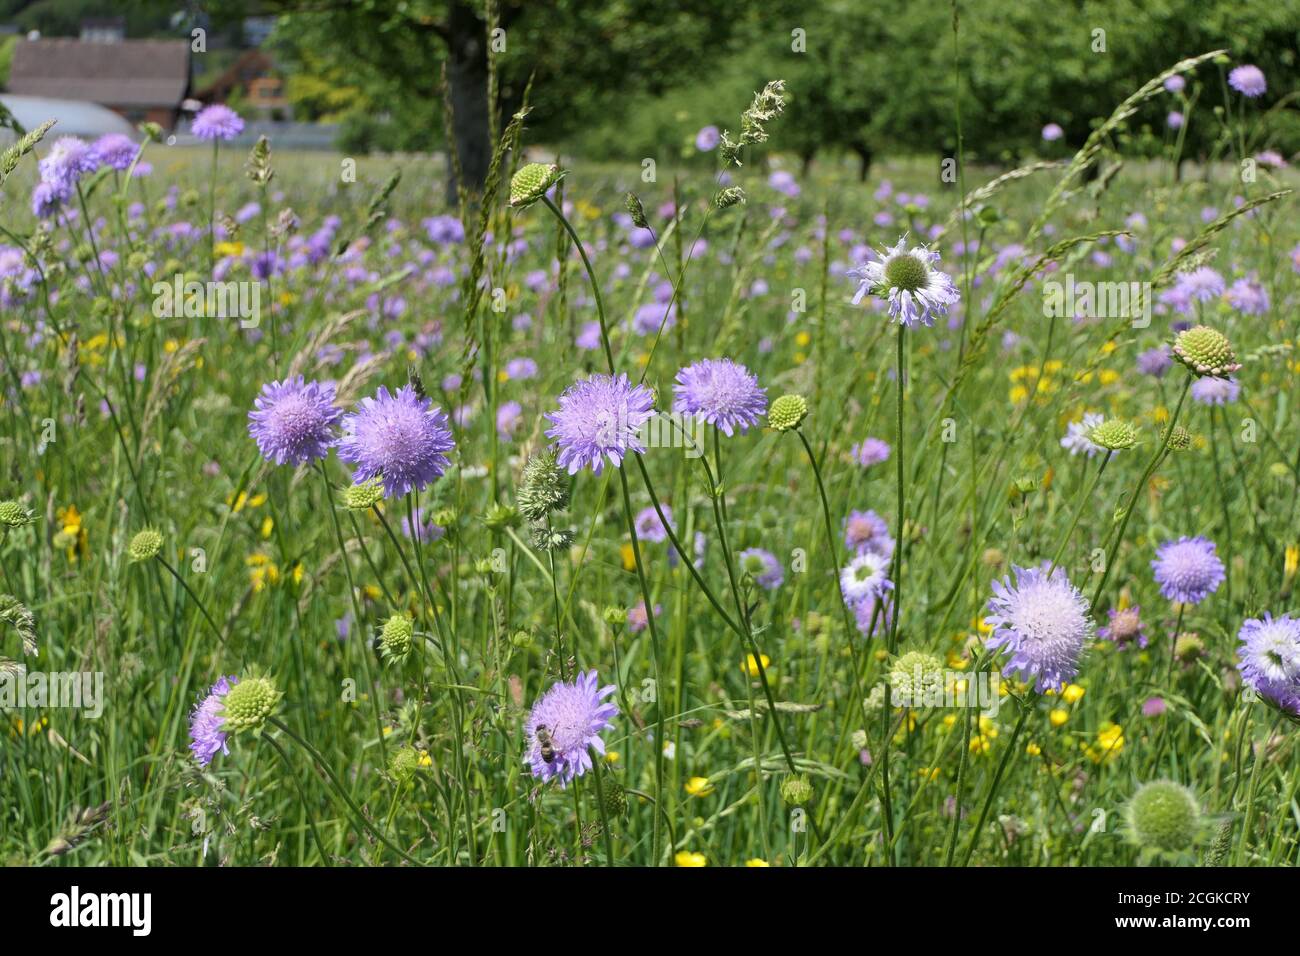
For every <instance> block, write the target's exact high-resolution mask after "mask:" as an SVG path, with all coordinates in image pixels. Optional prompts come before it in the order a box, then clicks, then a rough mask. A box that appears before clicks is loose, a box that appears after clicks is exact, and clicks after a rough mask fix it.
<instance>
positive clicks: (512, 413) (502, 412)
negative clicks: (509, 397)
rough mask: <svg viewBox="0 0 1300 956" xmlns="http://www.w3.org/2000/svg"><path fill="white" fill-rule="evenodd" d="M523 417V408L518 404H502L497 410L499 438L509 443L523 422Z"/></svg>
mask: <svg viewBox="0 0 1300 956" xmlns="http://www.w3.org/2000/svg"><path fill="white" fill-rule="evenodd" d="M523 416H524V409H523V406H522V405H520V404H519V403H518V402H502V403H501V406H500V407H499V408H498V409H497V436H498V437H499V438H500V439H501V440H502V441H509V440H510V439H511V437H513V436H514V433H515V430H516V429H517V428H519V423H520V422H522V421H523Z"/></svg>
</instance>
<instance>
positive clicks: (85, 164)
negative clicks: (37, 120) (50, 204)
mask: <svg viewBox="0 0 1300 956" xmlns="http://www.w3.org/2000/svg"><path fill="white" fill-rule="evenodd" d="M38 166H39V168H40V171H41V180H42V182H47V183H50V184H51V185H53V187H54V189H55V190H56V191H57V192H58V193H60V195H61V197H62V198H66V197H67V196H68V195H69V194H70V193H71V192H72V191H73V189H74V188H75V187H76V185H77V182H78V181H79V180H80V179H81V177H82V176H84V175H86V174H87V173H93V172H94V171H95V170H96V169H97V168H98V167H99V160H98V159H96V158H95V152H94V150H92V149H91V148H90V145H89V144H88V143H86V142H85V140H80V139H77V137H75V136H60V137H59V138H58V139H56V140H55V141H54V145H53V146H51V147H50V151H49V152H48V153H46V154H45V158H44V159H42V160H41V161H40V163H38Z"/></svg>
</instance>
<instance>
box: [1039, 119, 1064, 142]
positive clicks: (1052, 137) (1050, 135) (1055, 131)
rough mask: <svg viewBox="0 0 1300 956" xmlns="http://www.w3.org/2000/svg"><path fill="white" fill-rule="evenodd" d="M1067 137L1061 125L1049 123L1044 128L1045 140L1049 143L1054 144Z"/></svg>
mask: <svg viewBox="0 0 1300 956" xmlns="http://www.w3.org/2000/svg"><path fill="white" fill-rule="evenodd" d="M1064 135H1065V130H1063V129H1061V126H1060V124H1059V123H1048V124H1047V125H1046V126H1044V127H1043V140H1044V141H1045V142H1048V143H1054V142H1056V141H1057V140H1058V139H1060V138H1061V137H1062V136H1064Z"/></svg>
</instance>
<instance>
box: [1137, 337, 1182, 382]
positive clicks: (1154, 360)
mask: <svg viewBox="0 0 1300 956" xmlns="http://www.w3.org/2000/svg"><path fill="white" fill-rule="evenodd" d="M1173 364H1174V359H1173V356H1171V355H1170V354H1169V349H1168V348H1167V347H1166V346H1163V345H1158V346H1156V347H1155V348H1153V349H1147V350H1146V351H1145V352H1139V353H1138V357H1137V367H1138V371H1139V372H1141V373H1142V374H1143V375H1151V376H1153V377H1155V378H1162V377H1164V374H1165V372H1167V371H1169V367H1170V366H1171V365H1173Z"/></svg>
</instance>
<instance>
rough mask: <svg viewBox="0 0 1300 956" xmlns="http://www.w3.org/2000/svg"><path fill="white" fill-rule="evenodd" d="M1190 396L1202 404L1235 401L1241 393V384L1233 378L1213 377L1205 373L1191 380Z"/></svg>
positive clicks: (1221, 403) (1220, 403)
mask: <svg viewBox="0 0 1300 956" xmlns="http://www.w3.org/2000/svg"><path fill="white" fill-rule="evenodd" d="M1191 392H1192V398H1194V399H1196V401H1198V402H1200V403H1201V404H1202V405H1226V404H1228V403H1229V402H1235V401H1236V400H1237V396H1238V395H1240V394H1241V386H1240V385H1238V384H1237V380H1236V379H1235V378H1215V377H1214V376H1213V375H1206V376H1205V377H1204V378H1198V379H1197V380H1196V381H1194V382H1192V388H1191Z"/></svg>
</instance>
